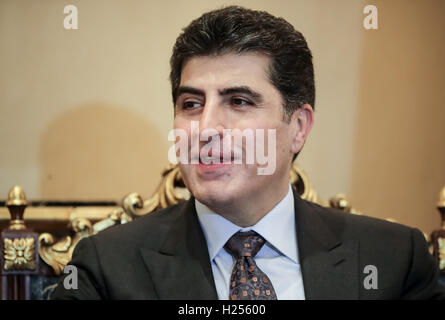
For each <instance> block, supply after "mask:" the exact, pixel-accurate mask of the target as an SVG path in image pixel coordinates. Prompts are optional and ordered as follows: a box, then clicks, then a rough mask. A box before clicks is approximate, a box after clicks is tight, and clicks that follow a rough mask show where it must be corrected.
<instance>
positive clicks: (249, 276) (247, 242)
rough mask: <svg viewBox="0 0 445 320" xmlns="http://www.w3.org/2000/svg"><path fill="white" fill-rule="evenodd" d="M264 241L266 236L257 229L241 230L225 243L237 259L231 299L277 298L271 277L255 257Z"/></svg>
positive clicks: (231, 282) (232, 277)
mask: <svg viewBox="0 0 445 320" xmlns="http://www.w3.org/2000/svg"><path fill="white" fill-rule="evenodd" d="M264 242H265V241H264V238H263V237H261V236H260V235H259V234H258V233H256V232H255V231H248V232H241V231H239V232H237V233H235V234H234V235H233V236H232V237H231V238H230V239H229V240H228V241H227V243H226V244H225V246H224V248H225V249H226V250H227V252H229V253H230V254H231V255H232V256H233V257H234V258H235V259H236V262H235V266H234V267H233V271H232V276H231V277H230V291H229V299H230V300H276V299H277V295H276V294H275V290H274V288H273V286H272V283H271V282H270V279H269V278H268V277H267V276H266V274H265V273H264V272H263V271H261V269H260V268H258V266H257V265H256V263H255V260H254V259H253V258H254V257H255V255H256V254H257V253H258V251H260V249H261V247H262V246H263V245H264Z"/></svg>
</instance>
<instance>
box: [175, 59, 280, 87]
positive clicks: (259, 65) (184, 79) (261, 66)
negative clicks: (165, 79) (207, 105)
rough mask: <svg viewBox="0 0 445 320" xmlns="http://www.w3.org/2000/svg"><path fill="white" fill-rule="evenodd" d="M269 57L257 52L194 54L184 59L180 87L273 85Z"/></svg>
mask: <svg viewBox="0 0 445 320" xmlns="http://www.w3.org/2000/svg"><path fill="white" fill-rule="evenodd" d="M269 65H270V57H269V56H267V55H265V54H263V53H259V52H247V53H242V54H236V53H226V54H222V55H211V56H197V57H193V58H190V59H189V60H187V61H186V63H185V64H184V66H183V68H182V72H181V83H180V85H181V86H184V85H187V86H194V87H200V88H205V87H213V86H215V87H218V86H232V85H234V84H237V85H249V86H254V87H257V88H258V89H260V88H263V89H265V88H267V87H268V86H272V85H271V83H270V81H269V78H268V69H269Z"/></svg>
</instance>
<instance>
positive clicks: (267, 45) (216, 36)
mask: <svg viewBox="0 0 445 320" xmlns="http://www.w3.org/2000/svg"><path fill="white" fill-rule="evenodd" d="M248 51H256V52H262V53H265V54H267V55H268V56H270V57H271V64H270V67H269V72H268V73H269V74H268V76H269V79H270V81H271V83H272V84H273V85H274V86H275V87H276V88H277V89H278V91H279V92H280V93H281V96H282V98H283V104H284V111H285V112H284V113H285V116H287V119H289V118H290V116H291V115H292V114H293V113H294V111H295V110H297V109H298V108H299V107H301V106H302V105H304V104H306V103H307V104H310V105H311V106H312V107H314V103H315V84H314V68H313V65H312V54H311V51H310V50H309V48H308V46H307V43H306V40H305V39H304V37H303V35H302V34H301V33H300V32H298V31H296V30H295V29H294V27H293V26H292V25H291V24H290V23H288V22H287V21H286V20H284V19H283V18H277V17H274V16H273V15H271V14H269V13H267V12H265V11H256V10H251V9H246V8H243V7H239V6H229V7H225V8H222V9H218V10H213V11H210V12H207V13H205V14H203V15H202V16H201V17H199V18H198V19H195V20H193V21H192V22H191V23H190V24H189V25H188V26H187V27H186V28H184V29H183V32H182V33H181V34H180V35H179V37H178V38H177V39H176V43H175V45H174V47H173V53H172V56H171V59H170V66H171V72H170V81H171V85H172V96H173V103H174V104H176V98H177V90H178V87H179V84H180V82H181V70H182V67H183V65H184V63H185V62H186V61H187V60H188V59H190V58H192V57H195V56H208V55H213V54H215V55H219V54H224V53H230V52H235V53H243V52H248Z"/></svg>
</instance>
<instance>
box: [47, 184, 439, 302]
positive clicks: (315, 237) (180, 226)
mask: <svg viewBox="0 0 445 320" xmlns="http://www.w3.org/2000/svg"><path fill="white" fill-rule="evenodd" d="M294 195H295V212H296V226H297V239H298V248H299V257H300V263H301V268H302V275H303V285H304V292H305V295H306V299H431V298H445V290H444V287H442V286H440V285H439V284H438V279H437V276H438V269H437V267H436V265H435V262H434V260H433V258H432V256H431V255H430V254H429V252H428V249H427V244H426V241H425V238H424V236H423V235H422V233H421V232H420V231H419V230H417V229H412V228H408V227H405V226H402V225H399V224H396V223H391V222H387V221H383V220H379V219H375V218H370V217H364V216H356V215H353V214H348V213H343V212H341V211H338V210H333V209H328V208H324V207H321V206H319V205H316V204H314V203H311V202H307V201H305V200H302V199H301V198H300V197H299V196H298V195H297V194H296V193H295V192H294ZM70 264H72V265H74V266H76V267H77V270H78V289H70V290H67V289H64V286H63V277H62V279H61V281H60V283H59V286H58V287H57V289H56V290H55V292H54V294H53V296H52V298H53V299H218V296H217V293H216V289H215V284H214V280H213V274H212V270H211V265H210V258H209V254H208V250H207V245H206V241H205V238H204V235H203V232H202V230H201V227H200V224H199V221H198V218H197V215H196V210H195V205H194V199H193V198H192V199H191V200H189V201H186V202H184V203H181V204H178V205H175V206H172V207H169V208H166V209H164V210H161V211H158V212H155V213H152V214H149V215H147V216H144V217H141V218H138V219H137V220H135V221H133V222H131V223H128V224H125V225H121V226H117V227H113V228H110V229H107V230H104V231H102V232H100V233H99V234H97V235H95V236H91V237H88V238H85V239H82V240H81V241H80V242H79V243H78V245H77V247H76V249H75V250H74V253H73V258H72V261H71V262H70ZM366 265H373V266H375V267H376V268H377V272H378V273H377V275H378V276H377V289H366V288H365V286H364V280H365V277H366V276H367V275H368V274H365V273H364V268H365V266H366Z"/></svg>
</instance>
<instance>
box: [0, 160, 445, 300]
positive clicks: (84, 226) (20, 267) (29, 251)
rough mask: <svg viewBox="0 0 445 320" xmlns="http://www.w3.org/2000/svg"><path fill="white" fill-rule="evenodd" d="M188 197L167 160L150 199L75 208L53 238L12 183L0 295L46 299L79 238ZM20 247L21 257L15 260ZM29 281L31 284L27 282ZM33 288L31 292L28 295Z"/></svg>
mask: <svg viewBox="0 0 445 320" xmlns="http://www.w3.org/2000/svg"><path fill="white" fill-rule="evenodd" d="M290 182H291V184H292V185H293V186H294V187H295V189H296V190H297V192H298V193H299V194H300V196H301V197H302V198H303V199H305V200H308V201H312V202H315V203H318V204H320V205H323V206H329V207H333V208H337V209H340V210H343V211H345V212H348V213H351V214H360V213H359V212H358V211H356V210H354V209H353V208H352V207H351V204H350V202H349V201H348V199H347V198H346V196H345V195H343V194H338V195H336V196H334V197H332V198H331V199H329V201H328V202H324V201H323V200H321V199H320V198H319V197H318V195H317V192H316V191H315V189H314V188H313V186H312V185H311V183H310V182H309V180H308V178H307V176H306V174H305V173H304V171H303V170H302V169H301V168H300V167H299V166H298V165H297V164H296V163H294V165H293V166H292V169H291V171H290ZM189 197H190V193H189V192H188V190H187V189H186V187H185V185H184V183H183V180H182V177H181V173H180V171H179V168H178V167H177V166H175V165H169V166H168V167H167V168H166V169H164V171H163V172H162V178H161V182H160V184H159V186H158V188H157V190H156V192H155V193H154V195H153V196H152V197H151V198H150V199H147V200H143V199H142V197H141V196H140V195H138V194H137V193H131V194H129V195H127V196H125V197H124V199H123V201H122V205H121V206H115V207H111V208H110V209H108V210H109V211H108V214H106V215H105V216H104V215H103V212H104V211H103V210H104V208H101V210H102V213H101V214H99V215H96V216H95V215H94V214H93V215H91V214H90V215H87V214H81V212H79V211H75V210H73V211H72V212H71V213H70V215H69V218H68V219H67V220H68V221H67V225H68V228H67V230H68V232H67V233H66V232H65V234H64V235H62V236H59V237H56V236H55V235H54V234H53V233H50V232H42V233H40V235H38V236H37V234H36V233H35V232H33V231H32V230H28V229H26V227H25V224H24V221H23V212H24V210H25V208H26V204H27V202H26V198H25V195H24V193H23V190H21V189H20V188H18V187H14V188H13V189H12V190H11V192H10V194H9V199H8V202H7V207H8V209H9V211H10V212H11V217H12V219H11V222H10V225H9V227H8V228H7V229H6V230H5V231H4V232H3V233H5V232H6V235H5V237H3V233H2V243H5V246H4V247H5V249H4V252H3V255H2V257H3V258H2V260H0V262H1V263H2V265H5V266H6V264H8V266H9V271H7V270H3V272H2V288H3V290H2V297H3V299H4V298H9V299H11V298H12V299H30V298H34V299H45V298H48V297H49V294H50V293H51V292H52V290H53V289H54V288H55V285H56V283H57V280H58V277H59V276H60V275H61V274H62V273H63V269H64V267H65V266H66V265H67V263H68V262H69V261H70V260H71V256H72V253H73V250H74V248H75V246H76V244H77V243H78V242H79V240H80V239H82V238H83V237H87V236H90V235H93V234H96V233H98V232H100V231H102V230H104V229H107V228H110V227H112V226H115V225H119V224H124V223H127V222H129V221H132V220H133V219H137V218H138V217H140V216H142V215H146V214H150V213H151V212H153V211H156V210H159V209H163V208H166V207H168V206H170V205H174V204H176V203H178V202H180V201H184V200H186V199H188V198H189ZM440 199H441V200H440V201H439V204H438V208H439V210H440V212H441V215H442V229H441V230H436V231H435V232H433V233H432V235H431V241H430V243H431V252H432V253H433V254H434V255H435V257H436V258H437V261H438V263H439V264H440V268H441V271H442V273H443V276H444V277H445V188H444V189H443V190H442V192H441V197H440ZM16 226H22V227H21V229H23V230H25V231H21V232H25V233H22V234H21V236H20V237H18V236H17V235H13V236H11V235H10V234H9V238H11V239H12V240H8V239H7V238H8V232H9V233H11V230H12V231H13V230H14V228H16ZM65 231H66V229H65ZM27 232H28V233H27ZM14 239H15V240H14ZM17 239H18V240H17ZM20 239H24V240H23V241H21V240H20ZM26 239H29V240H26ZM31 239H33V240H31ZM7 246H8V247H7ZM6 248H8V249H6ZM20 252H21V254H22V256H23V257H24V260H23V259H22V260H20V259H19V258H20V257H19V255H20ZM37 253H38V255H37ZM19 261H22V262H21V263H20V262H19ZM24 265H27V268H24ZM33 283H36V284H35V285H33ZM11 288H12V289H11ZM23 292H24V293H23ZM33 292H34V294H32V293H33Z"/></svg>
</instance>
